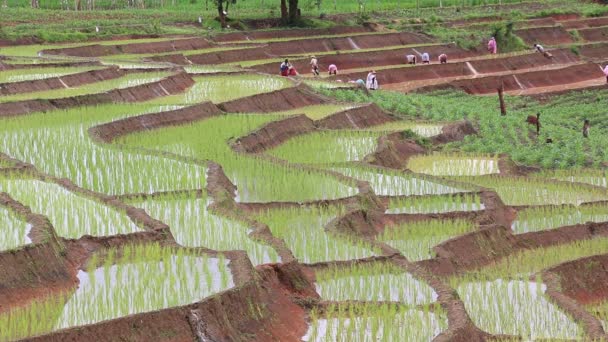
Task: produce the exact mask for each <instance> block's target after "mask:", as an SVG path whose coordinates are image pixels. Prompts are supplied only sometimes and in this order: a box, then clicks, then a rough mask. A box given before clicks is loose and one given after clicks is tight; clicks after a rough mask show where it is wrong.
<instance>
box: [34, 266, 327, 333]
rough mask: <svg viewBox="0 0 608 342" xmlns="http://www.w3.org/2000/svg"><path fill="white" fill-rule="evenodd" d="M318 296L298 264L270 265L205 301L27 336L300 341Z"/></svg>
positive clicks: (260, 268) (259, 268) (262, 267)
mask: <svg viewBox="0 0 608 342" xmlns="http://www.w3.org/2000/svg"><path fill="white" fill-rule="evenodd" d="M315 300H318V295H317V294H316V293H315V290H314V286H313V285H312V284H311V283H310V282H309V281H308V280H307V278H306V276H305V275H304V274H303V273H302V271H301V270H300V267H299V266H298V265H296V264H293V263H290V264H280V265H264V266H260V267H258V269H257V275H256V276H255V277H254V279H252V280H250V281H248V282H247V283H246V284H244V285H242V286H239V287H236V288H234V289H231V290H228V291H224V292H222V293H220V294H218V295H215V296H213V297H209V298H207V299H205V300H203V301H201V302H199V303H195V304H190V305H186V306H181V307H176V308H169V309H163V310H159V311H154V312H149V313H143V314H136V315H131V316H127V317H122V318H118V319H114V320H111V321H105V322H101V323H97V324H92V325H86V326H82V327H76V328H71V329H66V330H62V331H58V332H55V333H51V334H48V335H44V336H40V337H35V338H31V339H27V341H58V342H59V341H99V342H104V341H116V340H130V341H132V340H136V341H216V342H223V341H226V342H227V341H244V340H250V341H279V340H280V341H300V340H301V337H302V336H304V334H305V333H306V330H307V328H308V325H307V323H306V316H307V313H306V311H305V309H304V308H302V307H301V306H300V305H298V304H296V302H302V301H315Z"/></svg>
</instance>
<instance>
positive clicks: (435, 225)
mask: <svg viewBox="0 0 608 342" xmlns="http://www.w3.org/2000/svg"><path fill="white" fill-rule="evenodd" d="M475 229H476V226H475V224H474V223H472V222H470V221H467V220H461V219H456V220H442V219H432V220H422V221H414V222H408V223H403V224H400V225H398V226H395V227H387V228H385V229H384V231H383V232H382V234H380V235H379V236H378V237H377V239H378V240H379V241H382V242H384V243H386V244H388V245H390V246H391V247H393V248H396V249H398V250H399V251H400V252H401V254H403V255H404V256H405V257H406V258H408V259H409V260H412V261H419V260H424V259H430V258H432V257H434V256H435V253H434V252H433V247H434V246H436V245H438V244H440V243H441V242H443V241H445V240H448V239H450V238H453V237H456V236H458V235H462V234H465V233H468V232H471V231H474V230H475Z"/></svg>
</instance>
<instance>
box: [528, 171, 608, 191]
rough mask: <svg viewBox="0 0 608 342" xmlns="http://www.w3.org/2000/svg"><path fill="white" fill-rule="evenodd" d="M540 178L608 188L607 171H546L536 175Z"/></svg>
mask: <svg viewBox="0 0 608 342" xmlns="http://www.w3.org/2000/svg"><path fill="white" fill-rule="evenodd" d="M534 175H535V176H538V177H543V178H551V179H557V180H560V181H566V182H577V183H587V184H591V185H595V186H601V187H604V188H606V187H608V180H607V178H606V171H604V170H596V169H574V170H555V171H545V172H541V173H539V174H534Z"/></svg>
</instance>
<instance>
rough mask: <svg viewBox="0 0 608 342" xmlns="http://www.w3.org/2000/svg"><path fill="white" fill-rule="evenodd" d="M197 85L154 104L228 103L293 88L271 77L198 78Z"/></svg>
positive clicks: (196, 79) (286, 82)
mask: <svg viewBox="0 0 608 342" xmlns="http://www.w3.org/2000/svg"><path fill="white" fill-rule="evenodd" d="M194 80H195V81H196V83H195V84H194V85H193V86H192V87H190V88H189V89H188V90H186V91H185V92H183V93H181V94H176V95H171V96H165V97H159V98H156V99H153V100H151V101H149V102H148V103H153V104H195V103H199V102H205V101H211V102H214V103H220V102H226V101H230V100H234V99H237V98H240V97H246V96H250V95H256V94H261V93H267V92H271V91H274V90H279V89H282V88H287V87H290V86H292V83H291V82H289V80H287V79H285V78H284V77H282V78H281V77H275V76H269V75H261V74H260V75H257V74H255V75H254V74H246V75H235V76H213V77H209V76H204V77H203V76H198V77H195V78H194Z"/></svg>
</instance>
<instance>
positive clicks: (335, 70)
mask: <svg viewBox="0 0 608 342" xmlns="http://www.w3.org/2000/svg"><path fill="white" fill-rule="evenodd" d="M329 74H330V75H337V74H338V67H337V66H336V65H335V64H330V65H329Z"/></svg>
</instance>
